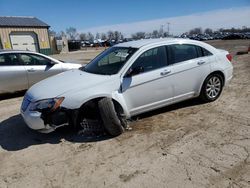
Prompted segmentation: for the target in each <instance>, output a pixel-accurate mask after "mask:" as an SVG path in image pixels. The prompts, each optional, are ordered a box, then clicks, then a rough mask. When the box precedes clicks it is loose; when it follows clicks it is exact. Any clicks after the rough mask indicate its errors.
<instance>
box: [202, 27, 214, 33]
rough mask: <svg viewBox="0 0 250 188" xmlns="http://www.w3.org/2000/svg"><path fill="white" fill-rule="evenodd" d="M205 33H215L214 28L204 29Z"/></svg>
mask: <svg viewBox="0 0 250 188" xmlns="http://www.w3.org/2000/svg"><path fill="white" fill-rule="evenodd" d="M204 33H206V34H212V33H213V30H212V29H210V28H206V29H205V30H204Z"/></svg>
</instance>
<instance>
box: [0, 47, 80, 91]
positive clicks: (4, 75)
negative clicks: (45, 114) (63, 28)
mask: <svg viewBox="0 0 250 188" xmlns="http://www.w3.org/2000/svg"><path fill="white" fill-rule="evenodd" d="M80 67H81V65H79V64H72V63H63V62H61V61H59V60H56V59H54V58H51V57H49V56H46V55H43V54H40V53H36V52H30V51H16V50H3V51H0V94H4V93H11V92H16V91H22V90H27V89H28V88H29V87H31V86H32V85H33V84H35V83H37V82H39V81H41V80H43V79H45V78H48V77H50V76H53V75H56V74H58V73H61V72H63V71H66V70H70V69H77V68H80Z"/></svg>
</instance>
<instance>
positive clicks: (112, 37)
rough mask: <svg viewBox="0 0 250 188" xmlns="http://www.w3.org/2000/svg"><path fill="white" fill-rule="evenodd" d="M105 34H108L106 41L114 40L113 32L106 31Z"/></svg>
mask: <svg viewBox="0 0 250 188" xmlns="http://www.w3.org/2000/svg"><path fill="white" fill-rule="evenodd" d="M107 34H108V39H109V40H113V39H114V38H115V37H114V36H115V35H114V32H113V31H108V33H107Z"/></svg>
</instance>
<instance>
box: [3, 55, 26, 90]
mask: <svg viewBox="0 0 250 188" xmlns="http://www.w3.org/2000/svg"><path fill="white" fill-rule="evenodd" d="M27 88H28V78H27V73H26V70H25V68H24V66H23V65H22V63H21V62H19V59H18V56H17V55H16V54H14V53H10V54H1V55H0V93H8V92H15V91H21V90H26V89H27Z"/></svg>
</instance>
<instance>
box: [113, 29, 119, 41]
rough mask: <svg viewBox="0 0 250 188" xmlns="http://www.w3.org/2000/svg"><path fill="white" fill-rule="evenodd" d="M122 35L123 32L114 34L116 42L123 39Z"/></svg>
mask: <svg viewBox="0 0 250 188" xmlns="http://www.w3.org/2000/svg"><path fill="white" fill-rule="evenodd" d="M120 34H121V32H119V31H115V32H114V39H115V40H116V41H118V40H120V38H121V36H120Z"/></svg>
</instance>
